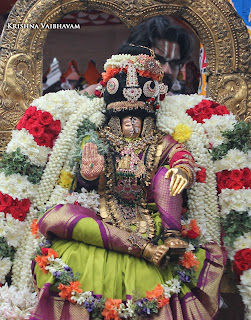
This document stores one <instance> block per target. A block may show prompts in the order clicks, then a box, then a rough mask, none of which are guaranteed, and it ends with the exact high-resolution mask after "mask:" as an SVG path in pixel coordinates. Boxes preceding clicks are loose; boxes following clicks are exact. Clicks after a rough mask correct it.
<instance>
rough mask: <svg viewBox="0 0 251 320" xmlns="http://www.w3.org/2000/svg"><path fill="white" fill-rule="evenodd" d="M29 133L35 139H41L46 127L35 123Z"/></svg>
mask: <svg viewBox="0 0 251 320" xmlns="http://www.w3.org/2000/svg"><path fill="white" fill-rule="evenodd" d="M29 132H30V133H31V134H32V135H33V136H34V137H40V136H41V135H42V134H43V133H44V127H43V126H41V124H38V123H34V124H33V125H32V126H31V127H30V129H29Z"/></svg>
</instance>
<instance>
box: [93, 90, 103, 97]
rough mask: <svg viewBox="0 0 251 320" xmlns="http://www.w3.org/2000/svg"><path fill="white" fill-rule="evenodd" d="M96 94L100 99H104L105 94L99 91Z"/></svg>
mask: <svg viewBox="0 0 251 320" xmlns="http://www.w3.org/2000/svg"><path fill="white" fill-rule="evenodd" d="M94 94H95V96H96V97H98V98H102V97H103V93H102V92H101V91H99V90H95V92H94Z"/></svg>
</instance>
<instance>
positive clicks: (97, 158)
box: [80, 142, 104, 181]
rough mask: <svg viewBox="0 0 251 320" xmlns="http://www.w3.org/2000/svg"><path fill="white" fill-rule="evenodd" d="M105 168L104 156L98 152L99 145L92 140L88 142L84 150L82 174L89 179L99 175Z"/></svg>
mask: <svg viewBox="0 0 251 320" xmlns="http://www.w3.org/2000/svg"><path fill="white" fill-rule="evenodd" d="M103 168H104V157H103V156H102V155H100V154H98V148H97V145H96V144H94V143H91V142H88V143H86V144H85V145H84V146H83V150H82V165H81V171H80V173H81V176H82V177H83V178H84V179H85V180H88V181H92V180H95V179H97V178H98V177H99V175H100V173H101V171H102V170H103Z"/></svg>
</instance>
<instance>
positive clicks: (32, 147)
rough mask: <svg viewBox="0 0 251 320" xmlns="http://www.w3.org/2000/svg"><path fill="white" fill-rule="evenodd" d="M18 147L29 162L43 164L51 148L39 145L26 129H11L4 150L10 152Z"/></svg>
mask: <svg viewBox="0 0 251 320" xmlns="http://www.w3.org/2000/svg"><path fill="white" fill-rule="evenodd" d="M17 148H20V150H21V153H22V154H24V155H26V156H27V157H28V159H29V161H30V163H31V164H35V165H37V166H41V167H43V166H45V165H46V162H47V160H48V155H49V153H50V152H51V148H49V147H45V146H39V145H38V144H37V143H36V142H35V141H34V138H33V136H32V135H31V134H30V133H29V131H27V130H26V129H24V128H22V129H21V130H13V131H12V138H11V141H10V142H9V143H8V145H7V148H6V152H7V153H11V152H14V151H16V150H17Z"/></svg>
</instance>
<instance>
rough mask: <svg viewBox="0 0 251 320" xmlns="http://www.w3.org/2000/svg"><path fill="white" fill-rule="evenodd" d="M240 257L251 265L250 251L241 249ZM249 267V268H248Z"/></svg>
mask: <svg viewBox="0 0 251 320" xmlns="http://www.w3.org/2000/svg"><path fill="white" fill-rule="evenodd" d="M241 251H242V257H243V259H244V260H245V261H246V262H248V263H250V264H251V249H249V248H246V249H242V250H241ZM250 267H251V266H250Z"/></svg>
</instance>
